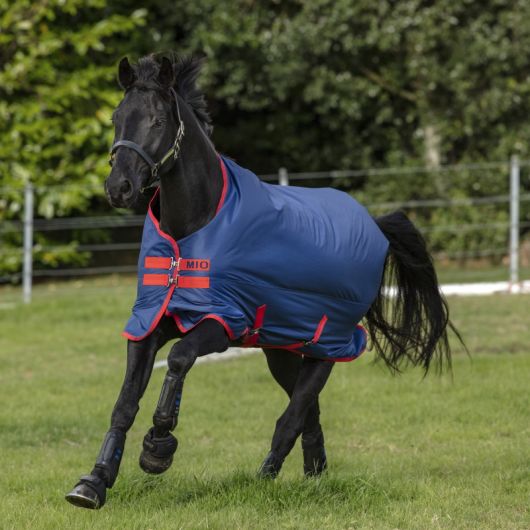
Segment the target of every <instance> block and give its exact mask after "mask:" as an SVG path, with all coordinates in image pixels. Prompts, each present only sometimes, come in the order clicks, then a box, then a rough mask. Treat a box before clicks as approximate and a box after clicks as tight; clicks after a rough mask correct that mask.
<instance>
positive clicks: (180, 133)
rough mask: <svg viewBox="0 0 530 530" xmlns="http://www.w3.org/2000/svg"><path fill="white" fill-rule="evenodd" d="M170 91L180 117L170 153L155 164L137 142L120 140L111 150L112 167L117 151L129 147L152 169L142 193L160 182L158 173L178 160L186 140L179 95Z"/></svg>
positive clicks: (172, 90) (171, 89)
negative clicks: (171, 162) (169, 161)
mask: <svg viewBox="0 0 530 530" xmlns="http://www.w3.org/2000/svg"><path fill="white" fill-rule="evenodd" d="M169 91H170V92H171V94H172V95H173V97H174V98H175V104H176V106H177V116H178V129H177V134H176V136H175V141H174V142H173V146H172V147H171V149H169V151H168V152H167V153H166V154H165V155H164V156H163V157H162V158H161V159H160V160H159V161H158V162H154V161H153V159H152V158H151V157H150V156H149V155H148V154H147V153H146V152H145V151H144V150H143V149H142V147H141V146H139V145H138V144H137V143H136V142H131V141H130V140H119V141H118V142H116V143H115V144H114V145H113V146H112V148H111V150H110V164H111V165H112V161H113V159H114V154H115V153H116V150H117V149H118V147H128V148H129V149H132V150H133V151H136V152H137V153H138V154H139V155H140V156H141V157H142V158H143V159H144V161H145V163H146V164H147V165H148V166H149V167H150V168H151V178H150V179H149V180H148V181H147V183H146V185H145V186H144V187H143V188H142V189H141V190H140V191H141V192H142V193H143V192H144V191H145V190H147V189H149V188H152V187H153V186H154V185H156V183H157V182H158V180H159V179H158V172H159V170H160V168H161V167H162V166H163V165H164V164H165V163H166V162H167V161H168V160H169V159H170V158H171V157H173V159H174V160H176V159H177V158H178V156H179V152H180V143H181V142H182V138H184V122H183V121H182V118H181V117H180V109H179V101H178V98H177V93H176V92H175V90H174V89H173V88H170V89H169Z"/></svg>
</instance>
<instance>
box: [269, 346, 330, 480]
mask: <svg viewBox="0 0 530 530" xmlns="http://www.w3.org/2000/svg"><path fill="white" fill-rule="evenodd" d="M264 351H265V355H266V357H267V364H268V366H269V370H270V372H271V374H272V376H273V377H274V379H275V380H276V382H277V383H278V384H279V385H280V386H281V387H282V388H283V389H284V390H285V392H286V393H287V395H288V396H289V398H290V397H291V396H292V395H293V390H294V385H295V383H296V379H297V377H298V373H299V371H300V368H301V366H302V358H301V357H300V356H299V355H295V354H292V353H290V352H288V351H285V350H275V349H265V350H264ZM302 451H303V455H304V474H305V475H306V476H315V475H320V474H321V473H322V472H323V471H324V469H326V466H327V460H326V450H325V448H324V433H323V432H322V426H321V425H320V407H319V403H318V396H317V398H316V399H315V401H314V402H313V404H311V405H310V407H309V409H308V411H307V416H306V418H305V421H304V427H303V429H302Z"/></svg>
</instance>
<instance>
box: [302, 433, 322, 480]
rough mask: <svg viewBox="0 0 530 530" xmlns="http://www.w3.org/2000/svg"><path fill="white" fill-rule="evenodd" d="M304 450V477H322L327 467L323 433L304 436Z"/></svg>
mask: <svg viewBox="0 0 530 530" xmlns="http://www.w3.org/2000/svg"><path fill="white" fill-rule="evenodd" d="M302 450H303V452H304V475H305V476H306V477H313V476H318V475H320V474H321V473H322V472H323V471H324V470H325V469H326V467H327V458H326V450H325V449H324V435H323V434H322V431H320V432H317V433H314V434H313V433H311V434H305V435H304V434H303V435H302Z"/></svg>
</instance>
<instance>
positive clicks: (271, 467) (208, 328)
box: [66, 56, 458, 508]
mask: <svg viewBox="0 0 530 530" xmlns="http://www.w3.org/2000/svg"><path fill="white" fill-rule="evenodd" d="M199 70H200V61H199V60H196V59H193V58H185V59H178V58H173V57H172V58H170V59H168V58H167V57H163V58H161V59H158V58H156V57H154V56H149V57H146V58H143V59H140V60H139V62H138V64H137V65H135V66H131V65H130V64H129V62H128V60H127V59H123V60H122V61H121V62H120V64H119V75H118V77H119V82H120V85H121V86H122V88H123V89H124V91H125V95H124V98H123V100H122V102H121V103H120V105H119V106H118V108H117V109H116V111H115V112H114V115H113V121H114V125H115V143H114V145H113V149H112V151H111V165H112V170H111V173H110V175H109V177H108V179H107V181H106V183H105V188H106V192H107V195H108V199H109V201H110V203H111V205H112V206H115V207H132V206H135V205H137V204H138V203H139V202H140V201H141V200H142V196H143V194H145V191H146V189H148V188H152V187H153V186H155V185H156V186H159V198H158V201H159V207H158V208H159V218H160V229H161V230H162V231H163V232H165V234H168V235H169V236H171V238H173V240H175V241H178V240H180V239H181V238H184V237H186V236H189V235H190V234H193V233H194V232H196V231H198V230H199V229H201V228H202V227H204V226H205V225H207V224H208V223H209V222H210V221H211V220H212V219H213V217H214V216H215V214H216V209H217V205H218V204H219V202H220V197H221V195H222V193H223V175H222V171H221V168H220V165H219V157H218V154H217V152H216V150H215V147H214V145H213V143H212V141H211V140H210V137H209V136H210V132H211V125H210V118H209V115H208V112H207V108H206V103H205V100H204V97H203V94H202V93H201V92H200V91H199V90H198V89H197V87H196V79H197V76H198V73H199ZM155 160H157V162H155ZM375 222H376V223H377V226H378V227H379V229H380V231H381V232H382V233H383V234H384V236H385V238H386V239H387V240H388V243H389V251H388V255H387V257H386V261H385V262H384V263H385V265H384V281H383V282H381V285H380V286H378V287H377V288H378V289H379V292H378V294H377V296H376V298H375V301H373V303H372V305H371V306H370V308H369V309H368V311H367V312H366V314H365V315H364V316H365V321H366V325H367V328H368V333H369V336H370V340H371V342H372V345H373V347H374V349H375V351H376V353H377V356H378V358H381V359H382V360H383V361H384V362H385V363H386V364H387V365H388V366H389V367H390V368H391V369H392V370H393V371H396V370H399V368H400V366H402V364H403V362H405V363H407V362H408V363H410V364H413V365H418V364H419V365H421V366H423V368H424V369H425V371H427V370H428V369H429V367H430V366H431V364H432V362H431V361H435V362H437V363H438V365H439V366H440V367H441V366H442V364H444V362H447V364H450V349H449V345H448V341H447V328H448V327H451V328H452V325H451V324H450V322H449V317H448V308H447V304H446V302H445V301H444V299H443V298H442V297H441V295H440V293H439V289H438V282H437V278H436V273H435V270H434V267H433V264H432V260H431V257H430V256H429V254H428V252H427V249H426V245H425V242H424V240H423V238H422V237H421V235H420V234H419V232H418V231H417V229H416V228H415V227H414V226H413V225H412V223H411V222H410V221H409V220H408V218H407V217H406V216H405V215H404V214H402V213H397V212H396V213H393V214H390V215H387V216H384V217H380V218H377V219H376V220H375ZM389 283H393V284H394V285H396V286H397V294H396V295H395V296H393V297H392V298H389V297H388V296H387V293H386V291H385V288H384V287H383V284H387V285H388V284H389ZM452 329H453V330H454V328H452ZM151 331H152V332H151V333H150V334H148V335H147V336H146V337H145V338H143V339H142V340H136V341H135V340H129V342H128V345H127V369H126V374H125V380H124V382H123V386H122V389H121V392H120V395H119V397H118V400H117V402H116V405H115V407H114V410H113V413H112V417H111V426H110V429H109V431H108V432H107V434H106V436H105V439H104V441H103V445H102V447H101V451H100V453H99V455H98V457H97V459H96V463H95V466H94V468H93V470H92V472H91V473H90V474H89V475H85V476H83V477H81V479H80V481H79V482H78V483H77V485H76V486H75V487H74V489H73V490H72V491H71V492H70V493H68V494H67V495H66V499H67V500H68V501H69V502H71V503H72V504H74V505H76V506H81V507H84V508H100V507H102V506H103V504H104V503H105V499H106V490H107V488H111V487H112V486H113V484H114V482H115V480H116V477H117V475H118V470H119V466H120V461H121V457H122V454H123V449H124V445H125V436H126V433H127V431H128V430H129V429H130V428H131V426H132V424H133V422H134V419H135V416H136V413H137V412H138V409H139V406H138V404H139V401H140V398H141V397H142V395H143V393H144V391H145V389H146V387H147V384H148V381H149V378H150V376H151V372H152V369H153V364H154V360H155V356H156V353H157V351H158V350H159V349H160V348H161V347H162V346H163V345H164V344H166V343H167V342H168V341H169V340H171V339H176V338H179V339H180V340H179V341H177V342H175V344H174V345H173V347H172V348H171V351H170V353H169V356H168V371H167V374H166V377H165V380H164V383H163V386H162V391H161V394H160V399H159V401H158V404H157V407H156V410H155V413H154V416H153V424H154V425H153V427H151V428H150V429H149V431H148V433H147V435H146V437H145V439H144V443H143V451H142V453H141V456H140V466H141V467H142V469H143V470H144V471H146V472H148V473H162V472H164V471H166V470H167V469H168V468H169V467H170V465H171V463H172V460H173V454H174V453H175V451H176V449H177V440H176V439H175V438H174V436H173V435H172V434H171V431H173V429H174V428H175V427H176V425H177V420H178V414H179V404H180V398H181V395H182V388H183V383H184V379H185V377H186V374H187V372H188V370H189V369H190V368H191V367H192V366H193V364H194V362H195V360H196V359H197V357H199V356H202V355H207V354H209V353H212V352H222V351H224V350H226V349H227V348H228V347H229V346H230V345H231V344H233V343H234V341H232V340H230V338H229V336H228V335H227V332H226V329H225V327H223V325H222V324H221V323H220V322H219V321H217V320H214V319H205V320H203V321H201V322H200V323H199V324H198V325H196V326H195V327H194V328H193V329H192V330H191V331H189V332H186V333H183V332H181V331H179V329H178V328H177V326H176V325H175V322H174V320H173V319H172V318H170V317H169V316H165V315H164V316H162V317H161V318H160V320H159V321H158V324H157V325H156V327H155V328H154V329H153V330H151ZM455 332H456V330H455ZM457 335H458V333H457ZM264 352H265V355H266V358H267V363H268V366H269V368H270V371H271V373H272V375H273V377H274V378H275V379H276V381H277V382H278V383H279V384H280V385H281V387H282V388H283V389H284V390H285V392H286V393H287V394H288V396H289V398H290V402H289V405H288V406H287V409H286V410H285V411H284V413H283V414H282V415H281V416H280V418H279V419H278V421H277V423H276V428H275V431H274V435H273V438H272V444H271V450H270V452H269V454H268V455H267V457H266V458H265V460H264V462H263V463H262V465H261V468H260V471H259V474H260V475H261V476H262V477H275V476H276V475H277V474H278V473H279V471H280V469H281V467H282V464H283V462H284V460H285V458H286V457H287V455H288V454H289V452H290V451H291V449H292V447H293V446H294V443H295V441H296V439H297V438H298V436H300V435H302V449H303V455H304V472H305V474H306V475H309V476H310V475H319V474H320V473H322V471H323V470H324V469H325V468H326V465H327V462H326V453H325V450H324V436H323V433H322V428H321V425H320V421H319V403H318V396H319V393H320V391H321V390H322V388H323V387H324V385H325V383H326V381H327V379H328V377H329V375H330V372H331V370H332V368H333V363H332V362H327V361H325V360H322V359H318V358H314V357H311V356H308V355H305V356H298V355H295V354H294V353H290V352H289V351H285V350H279V349H274V348H264Z"/></svg>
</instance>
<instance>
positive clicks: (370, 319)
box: [366, 212, 463, 372]
mask: <svg viewBox="0 0 530 530" xmlns="http://www.w3.org/2000/svg"><path fill="white" fill-rule="evenodd" d="M375 222H376V223H377V226H379V228H380V229H381V231H382V232H383V234H384V235H385V237H386V238H387V239H388V241H389V243H390V247H389V252H388V255H387V258H386V262H385V269H384V273H383V281H382V283H381V287H380V288H379V293H378V295H377V298H376V299H375V301H374V303H373V304H372V306H371V307H370V309H369V311H368V313H367V314H366V320H367V328H368V332H369V334H370V338H371V340H372V344H373V346H374V348H375V350H376V352H377V354H378V355H379V357H380V358H381V359H383V360H384V362H385V363H386V364H387V366H388V367H389V368H390V369H392V370H395V371H399V370H400V367H401V366H402V364H403V361H405V363H406V362H410V363H412V364H413V365H418V364H420V365H422V366H423V368H424V369H425V372H427V371H428V370H429V367H430V366H431V363H432V362H433V360H434V362H435V363H437V365H438V368H439V369H440V370H441V369H442V368H443V366H444V364H447V366H448V367H450V366H451V351H450V348H449V342H448V340H447V327H448V326H449V327H450V328H451V329H452V330H453V331H454V332H455V333H456V335H457V337H458V339H459V340H460V341H461V342H462V338H461V337H460V334H459V333H458V331H457V330H456V329H455V328H454V326H453V325H452V324H451V322H450V321H449V308H448V307H447V302H446V301H445V299H444V298H443V296H442V295H441V294H440V291H439V288H438V279H437V277H436V272H435V270H434V265H433V262H432V258H431V256H430V254H429V252H428V251H427V246H426V244H425V240H424V239H423V237H422V235H421V234H420V232H419V231H418V230H417V229H416V227H415V226H414V225H413V224H412V222H411V221H410V220H409V218H408V217H407V216H406V215H405V214H404V213H402V212H394V213H391V214H389V215H385V216H382V217H377V218H376V219H375ZM390 286H392V287H391V288H394V289H395V294H394V293H392V294H391V295H389V293H388V291H387V290H388V288H389V287H390ZM462 344H463V342H462Z"/></svg>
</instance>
